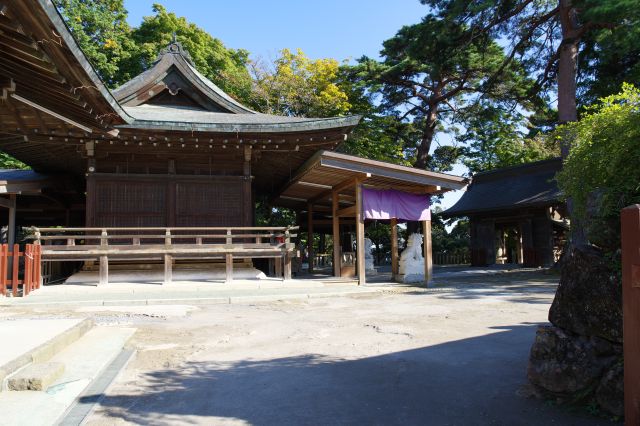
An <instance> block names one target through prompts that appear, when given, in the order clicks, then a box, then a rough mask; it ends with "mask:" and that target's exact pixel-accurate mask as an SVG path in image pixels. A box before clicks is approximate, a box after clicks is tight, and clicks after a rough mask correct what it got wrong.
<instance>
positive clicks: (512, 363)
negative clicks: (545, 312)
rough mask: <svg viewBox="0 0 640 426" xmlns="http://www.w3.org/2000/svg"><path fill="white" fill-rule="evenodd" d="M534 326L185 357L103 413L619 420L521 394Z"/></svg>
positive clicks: (263, 421)
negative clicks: (341, 355)
mask: <svg viewBox="0 0 640 426" xmlns="http://www.w3.org/2000/svg"><path fill="white" fill-rule="evenodd" d="M536 325H537V324H521V325H516V326H513V327H509V328H502V329H498V330H497V331H495V332H491V333H489V334H486V335H483V336H479V337H474V338H469V339H463V340H458V341H453V342H448V343H444V344H438V345H433V346H427V347H423V348H418V349H412V350H406V351H401V352H396V353H389V354H384V355H379V356H373V357H368V358H362V359H356V360H345V359H329V358H326V357H323V356H319V355H313V354H309V355H304V356H298V357H290V358H280V359H270V360H246V361H242V362H235V363H231V364H224V363H216V362H187V363H185V364H184V365H183V366H182V367H180V368H175V369H167V370H159V371H153V372H150V373H148V374H146V375H144V376H143V377H141V380H143V381H148V384H147V385H145V386H144V389H143V392H133V393H132V394H116V395H110V396H106V397H105V398H104V399H103V400H102V402H101V405H102V407H103V408H102V409H103V410H104V412H103V415H107V416H110V417H112V418H121V419H123V420H126V421H128V422H133V423H138V424H175V423H181V424H185V423H203V424H215V423H217V422H225V421H226V422H228V421H230V420H237V421H239V422H246V423H248V424H255V425H284V424H339V425H351V424H366V425H371V424H380V425H417V424H420V425H425V424H426V425H487V424H491V425H494V424H495V425H535V424H558V425H596V424H611V423H608V422H607V421H603V420H601V419H595V418H590V417H587V416H586V415H584V414H583V413H581V412H570V411H568V410H567V409H566V408H559V407H555V406H552V405H549V404H548V403H545V402H543V401H539V400H535V399H527V398H525V397H523V396H520V394H519V390H520V389H521V387H522V386H523V385H524V384H525V383H526V377H525V372H526V364H527V358H528V351H529V347H530V345H531V342H532V341H533V336H534V333H535V328H536ZM255 356H256V357H259V356H260V354H259V353H256V354H255ZM95 398H96V395H89V396H87V397H86V399H87V401H91V400H92V399H95Z"/></svg>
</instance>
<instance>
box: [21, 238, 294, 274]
mask: <svg viewBox="0 0 640 426" xmlns="http://www.w3.org/2000/svg"><path fill="white" fill-rule="evenodd" d="M297 229H298V228H297V227H224V228H223V227H171V228H159V227H149V228H146V227H144V228H133V227H117V228H32V229H31V232H32V238H33V239H34V240H35V242H36V243H37V244H42V260H43V261H78V260H83V261H91V260H94V261H99V262H100V283H101V284H106V283H107V282H108V264H109V260H127V261H147V260H162V261H164V272H165V276H164V278H165V279H164V281H165V283H169V282H171V280H172V271H173V266H172V265H173V261H174V259H182V260H184V259H224V260H225V264H226V281H227V282H230V281H231V280H232V279H233V259H234V257H237V258H272V259H275V260H276V264H275V270H276V275H277V276H280V277H283V278H284V279H285V280H286V279H290V278H291V257H292V254H293V251H294V249H295V246H294V244H292V243H291V238H292V237H295V236H296V235H295V234H292V231H295V230H297ZM283 263H284V265H283Z"/></svg>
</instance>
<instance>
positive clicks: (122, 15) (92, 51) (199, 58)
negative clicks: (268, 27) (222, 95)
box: [56, 0, 251, 101]
mask: <svg viewBox="0 0 640 426" xmlns="http://www.w3.org/2000/svg"><path fill="white" fill-rule="evenodd" d="M56 5H57V6H58V9H59V10H60V12H61V13H62V15H63V17H64V18H65V22H66V23H67V26H69V29H70V30H71V32H72V33H73V35H74V37H75V38H76V40H77V41H78V44H79V45H80V47H81V48H82V50H83V51H84V53H85V54H86V55H87V57H88V58H89V60H90V61H91V63H92V64H93V65H94V66H95V67H96V70H97V71H98V73H99V74H100V76H101V77H102V79H103V80H104V81H105V82H106V83H107V85H108V86H109V87H112V88H113V87H117V86H118V85H120V84H122V83H124V82H126V81H128V80H130V79H131V78H132V77H135V76H136V75H138V74H140V73H141V72H142V71H144V70H145V69H147V68H149V67H150V66H151V65H153V63H154V62H155V60H156V58H157V57H158V53H159V52H160V51H161V50H162V49H163V48H164V47H166V46H167V45H168V44H169V43H171V41H172V40H173V36H174V34H175V35H176V38H177V40H178V41H179V42H181V43H182V45H183V46H184V47H185V49H186V50H187V51H188V52H189V54H190V55H191V57H192V59H193V61H194V63H195V66H196V69H197V70H198V71H200V72H201V73H202V74H203V75H204V76H206V77H207V78H209V79H210V80H211V81H213V82H214V83H215V84H217V85H218V86H220V87H221V88H222V89H223V90H224V91H226V92H227V93H229V94H230V95H231V96H234V97H236V98H238V99H239V100H241V101H248V100H249V98H250V93H251V76H250V75H249V71H248V70H247V64H248V61H249V53H248V52H247V51H246V50H242V49H238V50H234V49H228V48H226V47H225V46H224V45H223V44H222V42H221V41H220V40H218V39H216V38H214V37H212V36H211V35H209V33H207V32H206V31H204V30H203V29H201V28H199V27H198V26H197V25H195V24H193V23H191V22H188V21H187V20H186V19H185V18H183V17H178V16H176V14H174V13H170V12H168V11H167V10H166V9H165V8H164V7H163V6H162V5H160V4H154V5H153V12H154V15H151V16H146V17H144V19H143V22H142V23H141V24H140V26H139V27H137V28H130V27H129V25H128V24H127V21H126V18H127V11H126V9H125V8H124V5H123V0H56Z"/></svg>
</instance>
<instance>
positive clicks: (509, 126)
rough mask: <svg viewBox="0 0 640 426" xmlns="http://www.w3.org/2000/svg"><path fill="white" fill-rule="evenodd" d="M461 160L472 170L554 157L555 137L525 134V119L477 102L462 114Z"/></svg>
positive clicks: (474, 171)
mask: <svg viewBox="0 0 640 426" xmlns="http://www.w3.org/2000/svg"><path fill="white" fill-rule="evenodd" d="M465 115H466V116H465V117H464V127H465V132H464V133H463V134H462V135H460V136H458V137H457V140H458V141H460V142H461V143H462V144H463V146H464V147H463V149H462V151H463V155H462V162H463V164H464V165H465V166H467V167H468V168H469V171H470V172H472V173H476V172H482V171H486V170H492V169H496V168H500V167H508V166H514V165H517V164H524V163H530V162H532V161H539V160H545V159H547V158H552V157H557V156H559V155H560V150H559V148H558V146H557V143H556V142H555V140H554V139H553V138H551V137H549V136H547V135H545V134H539V135H536V136H533V137H531V136H529V135H526V134H525V130H526V127H525V126H526V125H527V122H528V120H527V119H526V118H525V117H523V116H522V115H521V114H515V113H512V112H510V111H508V110H505V109H503V108H497V107H495V106H493V105H491V104H484V103H481V104H479V105H478V106H477V107H475V108H472V109H470V111H469V112H468V113H467V114H465Z"/></svg>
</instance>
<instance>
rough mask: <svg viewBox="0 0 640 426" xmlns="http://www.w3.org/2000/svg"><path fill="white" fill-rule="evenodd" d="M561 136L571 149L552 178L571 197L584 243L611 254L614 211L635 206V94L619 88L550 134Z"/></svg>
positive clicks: (638, 146)
mask: <svg viewBox="0 0 640 426" xmlns="http://www.w3.org/2000/svg"><path fill="white" fill-rule="evenodd" d="M567 133H569V134H570V137H572V139H573V141H574V145H573V147H572V149H571V152H570V154H569V157H568V158H567V160H566V162H565V164H564V167H563V170H562V171H561V172H560V173H559V175H558V183H559V185H560V188H561V189H562V191H563V192H564V194H565V196H567V197H570V198H571V199H573V201H574V206H575V211H574V214H575V215H577V217H578V218H579V219H581V220H582V221H584V223H585V224H586V229H587V235H588V237H589V240H590V241H591V242H592V243H594V244H596V245H600V246H603V247H605V248H607V249H609V250H610V251H615V250H616V249H617V248H618V247H619V240H618V238H619V229H620V226H619V216H620V209H622V208H623V207H626V206H627V205H630V204H634V203H640V185H639V184H638V182H640V168H639V167H638V164H640V90H638V89H636V88H635V87H633V86H631V85H628V84H625V85H624V87H623V90H622V92H621V93H619V94H617V95H612V96H608V97H606V98H603V99H602V100H601V102H599V103H598V104H596V105H594V106H593V107H590V108H587V110H586V112H585V114H584V115H583V117H582V119H581V120H580V121H579V122H576V123H571V124H568V125H565V126H562V127H559V128H558V129H557V131H556V134H557V137H566V134H567Z"/></svg>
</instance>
